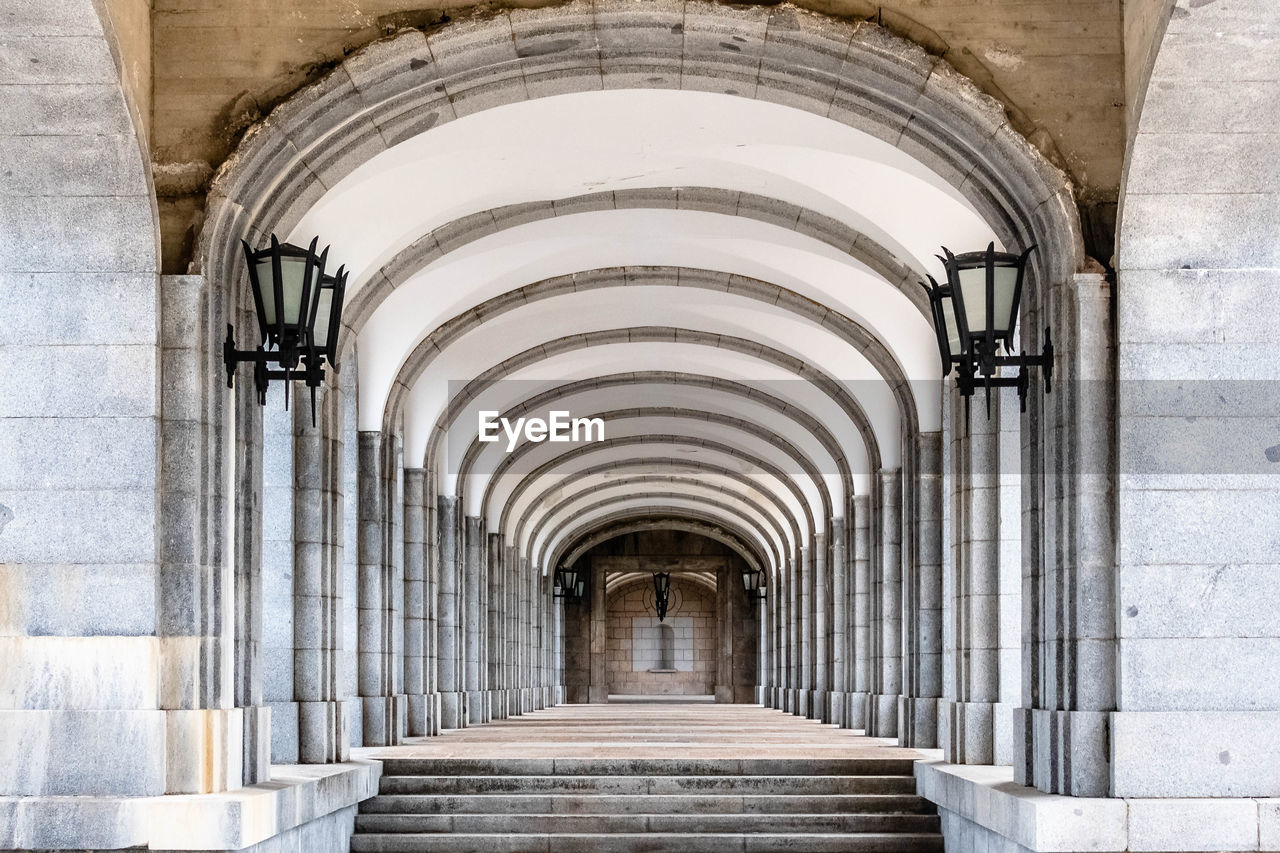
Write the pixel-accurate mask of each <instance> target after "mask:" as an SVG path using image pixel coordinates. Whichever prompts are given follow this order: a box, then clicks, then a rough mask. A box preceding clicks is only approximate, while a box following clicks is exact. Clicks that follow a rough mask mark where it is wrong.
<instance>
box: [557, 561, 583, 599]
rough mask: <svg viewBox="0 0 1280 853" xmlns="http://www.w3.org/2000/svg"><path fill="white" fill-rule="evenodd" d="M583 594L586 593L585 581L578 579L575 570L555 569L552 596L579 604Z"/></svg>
mask: <svg viewBox="0 0 1280 853" xmlns="http://www.w3.org/2000/svg"><path fill="white" fill-rule="evenodd" d="M584 592H586V581H585V580H584V579H583V578H581V577H579V573H578V570H577V569H575V568H571V567H569V566H561V567H560V568H558V569H556V591H555V592H553V593H552V595H554V596H555V597H556V598H563V599H565V600H567V601H571V602H579V601H581V600H582V596H583V593H584Z"/></svg>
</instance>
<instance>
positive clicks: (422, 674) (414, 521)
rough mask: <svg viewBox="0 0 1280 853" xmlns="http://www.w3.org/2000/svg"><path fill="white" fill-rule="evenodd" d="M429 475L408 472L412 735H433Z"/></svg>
mask: <svg viewBox="0 0 1280 853" xmlns="http://www.w3.org/2000/svg"><path fill="white" fill-rule="evenodd" d="M425 487H426V472H425V471H424V470H422V469H421V468H406V469H405V472H404V692H405V699H406V702H407V704H408V733H409V735H411V736H422V735H429V734H431V722H430V720H431V714H430V711H429V709H428V703H427V677H426V671H427V659H426V636H427V615H426V613H427V582H426V562H427V561H426V543H425V542H424V541H423V540H424V539H425V535H426V534H425V531H426V510H425V507H424V506H423V500H424V494H425Z"/></svg>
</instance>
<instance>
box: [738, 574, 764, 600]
mask: <svg viewBox="0 0 1280 853" xmlns="http://www.w3.org/2000/svg"><path fill="white" fill-rule="evenodd" d="M763 581H764V572H762V571H760V570H759V569H752V568H746V569H743V570H742V589H743V591H744V592H746V594H747V598H748V600H750V601H759V600H761V599H763V598H764V597H765V591H764V587H763V585H762V584H763Z"/></svg>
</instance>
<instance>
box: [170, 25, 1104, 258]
mask: <svg viewBox="0 0 1280 853" xmlns="http://www.w3.org/2000/svg"><path fill="white" fill-rule="evenodd" d="M501 5H502V4H487V5H485V6H482V7H473V9H469V10H462V9H458V8H456V7H454V8H450V7H451V6H452V4H450V3H448V2H441V0H410V2H405V0H367V2H359V3H357V2H354V0H314V2H300V0H292V2H284V3H268V4H263V3H260V2H254V0H156V2H155V8H154V15H153V17H152V27H153V31H154V52H153V53H154V73H155V78H154V101H155V107H154V117H155V122H154V128H155V129H154V132H153V149H154V154H155V159H156V161H157V163H158V164H160V165H161V166H162V172H163V175H164V181H163V183H164V184H165V185H166V186H165V187H163V188H162V193H163V194H164V195H165V196H166V198H164V199H163V202H162V207H163V218H164V235H165V262H166V267H167V268H168V269H171V270H174V271H180V270H182V269H185V266H186V262H187V261H188V260H189V259H190V255H191V239H190V233H189V232H190V230H191V229H192V227H193V224H194V225H195V227H196V228H198V219H199V215H200V210H201V209H202V206H203V191H204V187H205V182H206V181H207V179H208V176H209V175H210V174H211V168H216V167H217V166H218V164H220V163H221V162H222V161H223V160H224V159H225V158H226V157H227V155H228V154H229V153H230V151H231V150H232V148H233V147H234V145H235V143H236V141H237V140H238V139H239V137H240V135H241V134H242V133H243V132H244V130H245V129H246V128H247V127H249V126H250V125H252V124H253V123H254V122H256V121H257V120H259V119H260V118H262V117H263V116H265V115H266V114H267V113H268V112H269V111H270V110H271V108H272V107H274V106H275V105H276V104H278V103H280V102H281V101H282V100H284V99H285V98H287V97H288V96H289V95H291V94H292V93H293V92H295V91H296V90H297V89H298V88H299V87H300V86H302V85H304V84H305V83H307V82H309V81H312V80H314V79H316V78H317V77H318V76H320V75H322V74H323V73H325V72H326V71H328V70H329V69H331V68H332V67H333V66H334V65H335V64H336V63H337V62H339V61H340V60H341V59H342V58H343V57H344V56H346V55H348V54H350V53H352V52H353V51H355V50H356V49H358V48H359V47H361V46H363V45H365V44H367V43H369V42H371V41H373V40H375V39H377V38H381V37H383V36H385V35H387V34H389V33H391V32H394V31H396V30H397V29H400V28H403V27H423V28H430V27H433V26H438V25H439V24H440V23H442V22H443V21H446V20H451V19H458V18H460V17H465V16H466V15H468V14H473V13H476V14H485V10H486V9H498V8H501ZM512 5H513V6H519V7H524V8H529V7H539V6H544V5H556V4H554V3H553V4H546V3H543V2H539V0H531V1H530V0H522V2H519V3H513V4H512ZM654 5H664V4H661V3H655V4H654ZM666 5H669V4H666ZM798 5H800V6H802V7H808V8H811V9H813V10H815V11H819V12H824V13H827V14H830V15H834V16H839V17H845V18H847V19H849V20H867V19H870V20H876V21H878V22H879V23H880V24H881V25H882V26H884V27H886V28H887V29H889V30H890V31H892V32H895V33H897V34H899V35H902V36H904V37H906V38H908V39H911V40H912V41H915V42H916V43H917V44H919V45H921V46H923V47H924V48H925V49H926V50H928V51H930V52H931V53H934V54H935V55H938V56H942V57H944V58H945V59H946V60H947V61H948V62H950V63H951V64H952V65H953V66H955V67H956V68H957V69H958V70H959V71H960V72H961V73H963V74H965V75H966V76H967V77H969V78H970V79H972V80H974V81H976V82H977V83H978V85H979V86H980V87H981V88H982V89H983V90H984V91H985V92H986V93H987V94H990V95H992V96H993V97H996V98H998V99H999V100H1000V101H1001V102H1002V103H1003V104H1004V106H1005V108H1006V111H1007V112H1008V115H1009V118H1010V122H1011V124H1012V125H1013V126H1014V127H1015V128H1016V129H1017V130H1019V131H1020V132H1021V133H1023V134H1024V135H1026V136H1027V137H1028V138H1029V139H1031V140H1032V141H1033V142H1034V143H1035V144H1036V145H1037V146H1038V147H1039V148H1040V149H1041V150H1042V151H1043V152H1045V153H1046V155H1047V156H1048V157H1049V158H1050V159H1051V160H1052V161H1054V162H1055V163H1057V164H1059V165H1060V166H1062V167H1063V168H1064V169H1066V170H1067V171H1068V173H1069V174H1070V175H1071V177H1072V180H1073V183H1074V184H1075V185H1076V189H1077V192H1078V194H1079V195H1080V197H1081V199H1082V201H1083V202H1084V203H1083V204H1082V209H1083V210H1084V212H1085V216H1084V219H1085V221H1086V224H1087V225H1088V224H1089V223H1091V222H1093V221H1095V220H1098V219H1100V220H1101V225H1102V227H1101V232H1102V234H1103V236H1106V231H1107V228H1106V223H1107V222H1108V221H1109V213H1108V209H1109V205H1110V204H1111V203H1112V202H1114V199H1115V196H1116V191H1117V187H1118V185H1119V179H1120V165H1121V158H1122V154H1123V116H1124V101H1125V98H1124V76H1125V74H1124V59H1125V58H1124V50H1123V45H1122V41H1121V37H1122V29H1123V28H1122V23H1121V9H1120V7H1121V4H1120V2H1119V0H1078V2H1071V3H1063V2H1061V0H988V2H982V3H974V2H954V3H932V2H919V0H906V1H905V2H904V1H903V0H898V2H881V3H873V2H869V0H801V2H799V3H798ZM741 10H742V7H741V6H737V7H735V6H729V5H726V6H725V7H724V15H725V18H726V20H732V19H735V18H737V17H739V16H740V14H741ZM1099 201H1100V202H1101V204H1100V205H1099ZM1089 237H1090V235H1089V234H1087V235H1086V239H1087V240H1088V239H1089ZM1089 249H1090V253H1091V254H1093V255H1095V256H1100V257H1101V258H1102V259H1103V260H1106V258H1107V257H1108V256H1109V254H1110V252H1109V250H1108V248H1107V247H1096V246H1093V245H1090V246H1089Z"/></svg>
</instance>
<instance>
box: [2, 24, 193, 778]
mask: <svg viewBox="0 0 1280 853" xmlns="http://www.w3.org/2000/svg"><path fill="white" fill-rule="evenodd" d="M20 9H21V10H22V12H23V13H22V14H17V15H15V14H9V15H0V42H2V43H3V44H4V53H5V57H6V58H5V61H4V62H3V63H0V89H3V91H4V108H3V110H2V111H0V163H4V164H5V165H4V166H3V167H0V317H3V318H5V319H4V321H3V322H2V323H0V364H3V368H2V369H0V601H2V602H4V604H3V605H0V730H3V731H4V733H5V734H4V737H3V738H2V739H0V795H3V794H13V795H40V794H66V795H88V794H102V795H110V794H134V795H137V794H156V793H162V792H163V791H164V790H165V784H166V779H165V777H166V767H165V738H166V732H165V714H164V713H163V712H162V711H161V710H160V709H161V708H162V707H164V705H163V704H162V702H164V700H165V698H166V697H165V696H162V695H161V688H160V685H161V679H162V677H163V675H164V674H167V673H166V672H165V670H164V655H165V653H166V650H167V648H168V644H167V643H166V642H165V641H164V640H162V639H161V638H160V637H159V636H157V635H158V634H159V633H161V632H162V630H163V627H162V625H161V613H160V612H159V610H158V606H159V605H158V602H157V590H158V589H159V588H160V586H161V575H160V572H161V563H162V560H163V558H164V557H163V555H164V553H165V552H164V549H165V543H164V540H163V538H162V531H163V529H164V527H165V525H166V524H167V523H168V522H169V521H170V520H171V519H166V518H165V517H164V510H163V509H162V507H161V505H160V503H159V495H160V467H161V436H160V415H161V402H160V397H159V393H158V391H159V383H160V375H161V360H160V355H161V353H160V349H159V341H160V332H161V329H160V312H159V300H160V295H161V294H160V289H159V280H158V278H157V234H156V230H155V219H154V214H153V210H154V208H153V204H152V201H151V193H150V189H149V187H148V182H147V172H146V164H145V157H146V155H145V150H144V147H143V145H142V144H141V143H140V141H139V137H138V136H137V134H136V130H135V125H134V123H133V120H132V118H131V115H130V111H129V108H128V104H127V102H126V99H125V96H124V92H123V90H122V88H121V87H120V85H119V76H118V70H117V67H116V64H115V60H114V56H113V50H112V43H111V40H110V38H109V37H108V35H107V33H106V31H105V30H104V27H103V24H102V21H101V20H100V19H99V17H98V13H97V11H96V10H95V8H94V6H93V4H92V3H91V2H89V0H59V2H56V3H55V2H50V3H39V4H22V5H21V6H20ZM103 235H110V237H111V239H109V240H104V239H103ZM166 683H172V682H169V681H166ZM37 745H40V746H37ZM45 745H47V746H45Z"/></svg>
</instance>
